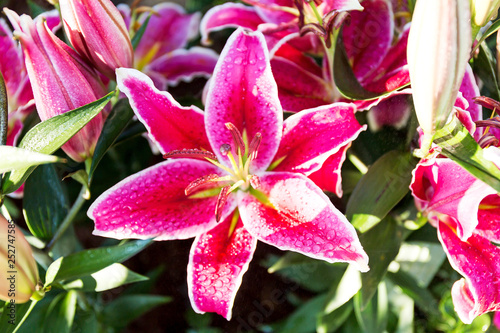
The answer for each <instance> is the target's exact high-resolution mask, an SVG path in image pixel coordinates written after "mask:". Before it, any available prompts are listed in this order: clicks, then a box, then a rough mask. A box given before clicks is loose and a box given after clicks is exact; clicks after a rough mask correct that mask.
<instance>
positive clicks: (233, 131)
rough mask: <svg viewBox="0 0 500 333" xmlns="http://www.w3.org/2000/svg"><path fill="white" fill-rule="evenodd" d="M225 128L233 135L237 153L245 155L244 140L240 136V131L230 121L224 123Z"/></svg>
mask: <svg viewBox="0 0 500 333" xmlns="http://www.w3.org/2000/svg"><path fill="white" fill-rule="evenodd" d="M225 125H226V127H227V129H228V130H229V131H230V132H231V135H232V136H233V143H234V146H235V148H236V149H239V151H238V152H237V153H238V155H245V142H244V141H243V137H242V136H241V133H240V131H238V129H237V128H236V126H234V125H233V124H232V123H226V124H225Z"/></svg>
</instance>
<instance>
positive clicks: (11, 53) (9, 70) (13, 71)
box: [0, 19, 26, 103]
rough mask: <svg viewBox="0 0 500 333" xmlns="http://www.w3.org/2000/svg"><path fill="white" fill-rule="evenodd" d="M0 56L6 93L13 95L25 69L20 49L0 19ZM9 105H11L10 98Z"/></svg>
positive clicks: (0, 70)
mask: <svg viewBox="0 0 500 333" xmlns="http://www.w3.org/2000/svg"><path fill="white" fill-rule="evenodd" d="M0 54H1V55H2V59H1V61H0V72H1V73H2V75H3V77H4V80H5V85H6V87H7V93H8V94H9V95H14V93H15V92H16V90H17V87H18V86H19V84H20V83H21V80H22V79H23V77H24V76H26V69H25V67H24V60H23V54H22V51H21V48H19V47H18V45H17V42H16V41H15V40H14V39H13V37H12V32H11V31H10V28H9V26H8V25H7V23H6V22H5V20H4V19H0ZM22 73H24V75H22ZM20 74H21V75H20ZM9 103H11V100H10V96H9Z"/></svg>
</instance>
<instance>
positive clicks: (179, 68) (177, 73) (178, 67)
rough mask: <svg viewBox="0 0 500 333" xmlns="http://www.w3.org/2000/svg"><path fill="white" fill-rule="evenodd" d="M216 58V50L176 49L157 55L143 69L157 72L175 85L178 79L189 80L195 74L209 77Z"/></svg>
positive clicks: (197, 48)
mask: <svg viewBox="0 0 500 333" xmlns="http://www.w3.org/2000/svg"><path fill="white" fill-rule="evenodd" d="M218 59H219V55H218V54H217V53H216V52H214V51H212V50H210V49H207V48H204V47H193V48H191V49H189V50H184V49H178V50H174V51H172V52H170V53H167V54H164V55H163V56H161V57H159V58H158V59H156V60H155V61H153V62H152V63H151V64H150V65H148V66H146V68H145V71H148V72H149V71H153V72H156V73H159V74H161V75H162V76H163V77H165V80H166V82H167V83H168V84H169V85H172V86H175V85H177V84H178V83H179V82H180V81H186V82H190V81H191V80H193V78H195V77H197V76H204V77H206V78H208V77H210V75H212V73H213V71H214V68H215V64H216V63H217V60H218Z"/></svg>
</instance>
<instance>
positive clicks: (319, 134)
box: [274, 103, 366, 176]
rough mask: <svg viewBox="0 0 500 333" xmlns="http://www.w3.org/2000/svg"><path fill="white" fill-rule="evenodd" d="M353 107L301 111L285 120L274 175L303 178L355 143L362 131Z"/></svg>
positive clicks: (338, 105) (325, 106)
mask: <svg viewBox="0 0 500 333" xmlns="http://www.w3.org/2000/svg"><path fill="white" fill-rule="evenodd" d="M355 112H356V107H355V106H354V105H353V104H347V103H334V104H330V105H324V106H320V107H317V108H315V109H309V110H304V111H301V112H299V113H296V114H294V115H292V116H291V117H288V118H287V119H286V120H285V122H284V124H283V138H282V140H281V143H280V147H279V149H278V152H277V153H276V156H275V158H274V161H279V160H281V162H280V163H279V164H278V166H277V167H276V168H275V169H274V170H276V171H291V172H300V173H303V174H305V175H306V176H308V175H310V174H311V173H313V172H315V171H317V170H319V169H320V168H321V167H322V165H323V163H324V162H325V161H326V160H327V159H328V157H330V156H331V155H333V154H335V153H337V152H338V151H339V150H340V148H341V147H343V146H345V145H346V144H348V143H350V142H352V141H353V140H354V139H356V138H357V137H358V135H359V133H360V132H361V131H363V130H365V129H366V125H365V126H361V125H360V124H359V123H358V121H357V120H356V118H355V117H354V113H355Z"/></svg>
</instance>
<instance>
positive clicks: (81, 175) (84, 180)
mask: <svg viewBox="0 0 500 333" xmlns="http://www.w3.org/2000/svg"><path fill="white" fill-rule="evenodd" d="M68 177H71V178H73V179H74V180H76V181H77V182H79V183H80V184H82V186H83V187H84V188H85V193H83V194H82V197H83V198H84V199H85V200H89V199H90V187H89V176H88V175H87V172H86V171H85V170H83V169H80V170H78V171H75V172H73V173H70V174H69V175H67V176H66V177H64V179H66V178H68Z"/></svg>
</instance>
